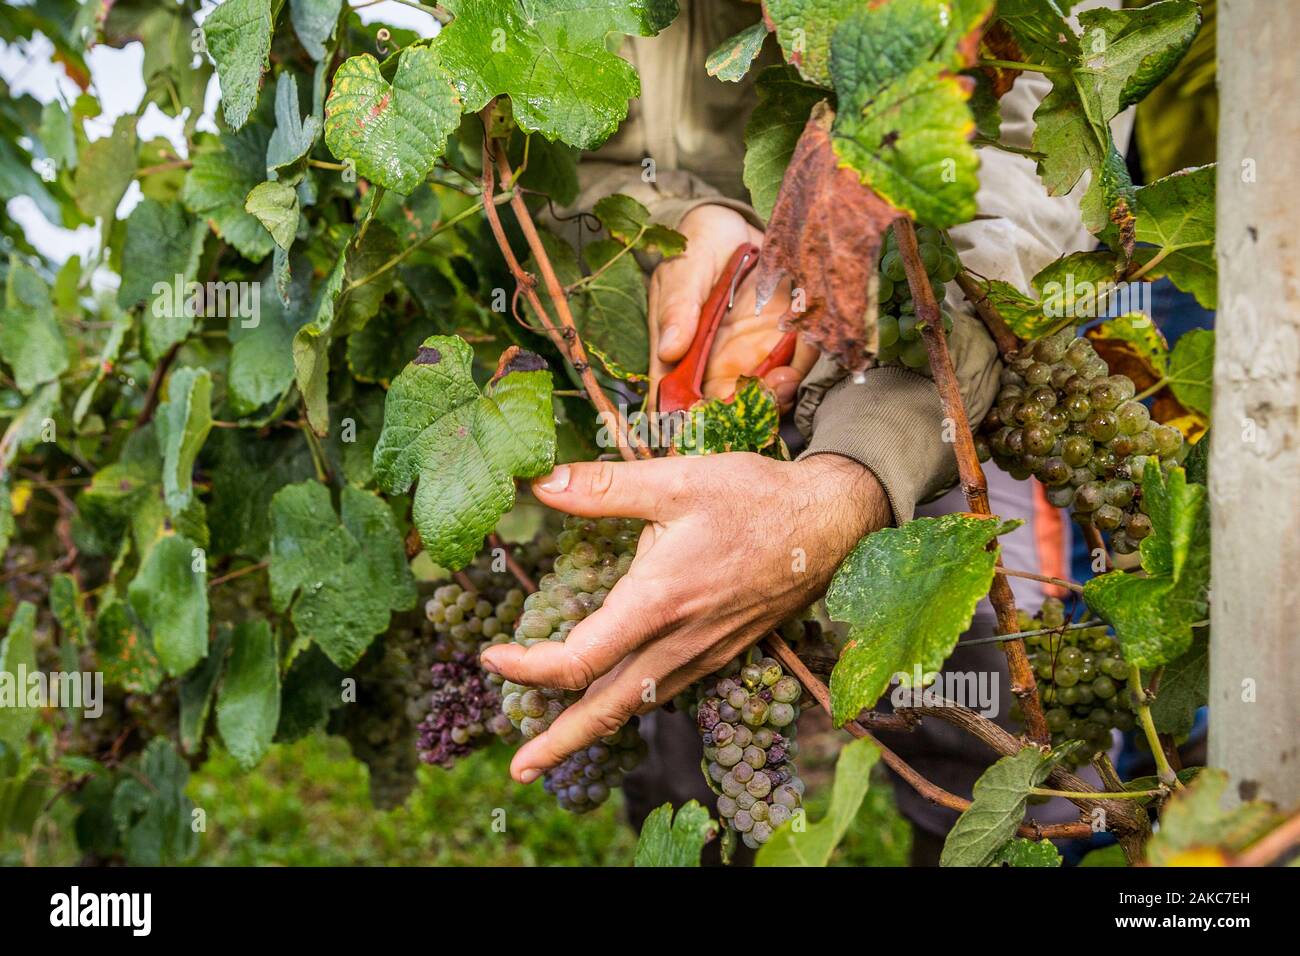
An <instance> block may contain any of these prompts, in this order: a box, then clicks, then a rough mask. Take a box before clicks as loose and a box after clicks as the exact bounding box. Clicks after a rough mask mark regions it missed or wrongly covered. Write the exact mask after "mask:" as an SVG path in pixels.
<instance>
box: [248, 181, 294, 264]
mask: <svg viewBox="0 0 1300 956" xmlns="http://www.w3.org/2000/svg"><path fill="white" fill-rule="evenodd" d="M244 211H245V212H246V213H248V214H249V215H251V216H255V217H256V218H257V221H258V222H260V223H261V224H262V226H263V227H264V228H265V229H266V231H267V232H269V233H270V234H271V238H272V239H274V240H275V244H276V245H277V246H279V247H280V248H281V249H286V250H287V249H288V248H289V247H290V246H291V245H293V239H294V236H295V235H297V233H298V191H297V190H296V189H294V188H293V187H292V186H290V185H288V184H286V183H281V182H266V183H258V184H257V185H256V186H254V187H253V191H252V192H250V193H249V194H248V199H247V200H246V201H245V202H244Z"/></svg>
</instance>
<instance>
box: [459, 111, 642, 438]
mask: <svg viewBox="0 0 1300 956" xmlns="http://www.w3.org/2000/svg"><path fill="white" fill-rule="evenodd" d="M491 109H492V104H491V103H489V104H488V105H487V106H486V107H484V108H483V110H482V111H481V112H480V114H479V115H480V116H481V117H482V119H483V130H484V132H483V179H482V184H483V189H482V191H483V212H484V214H485V215H486V217H487V221H488V226H489V228H491V230H492V236H493V238H494V239H496V243H497V246H498V247H499V248H500V250H501V255H502V256H503V257H504V258H505V261H506V266H507V267H508V268H509V269H510V274H511V275H512V276H514V279H515V284H516V286H517V288H518V290H519V291H520V292H521V293H522V294H523V296H524V298H525V299H526V300H527V301H528V304H529V305H530V306H532V309H533V314H534V315H536V316H537V318H538V320H539V321H541V323H542V325H543V326H544V327H545V329H546V333H547V335H549V336H550V338H551V341H552V342H554V343H555V347H556V348H557V349H559V350H560V354H561V355H564V356H565V357H566V358H567V359H568V360H569V364H570V365H572V366H573V370H574V371H575V372H577V373H578V375H579V377H580V378H581V379H582V384H583V387H584V388H585V389H586V392H587V395H588V397H589V398H590V399H591V403H592V404H593V405H595V406H596V410H597V412H599V414H600V418H601V419H602V420H603V421H604V422H605V423H606V425H607V426H608V427H609V430H610V431H611V432H612V433H613V435H614V440H615V442H616V443H617V444H618V450H619V454H621V455H622V456H623V458H624V460H626V461H635V460H637V459H638V458H650V457H651V454H650V451H649V449H647V448H646V447H645V446H644V445H643V444H641V442H640V441H639V440H638V439H637V438H636V437H635V436H632V435H629V433H628V429H627V422H626V421H625V420H624V419H623V416H622V415H620V414H619V412H618V410H617V409H615V408H614V406H613V404H612V403H611V402H610V400H609V396H608V395H606V394H605V390H604V389H603V388H601V386H600V382H599V381H597V379H596V375H595V372H593V371H592V368H591V363H590V362H589V361H588V359H587V352H586V350H585V349H584V348H583V345H582V339H581V338H580V337H579V335H578V327H577V324H576V323H575V322H574V321H573V313H572V312H571V311H570V309H569V300H568V298H567V297H566V296H565V294H564V287H563V286H562V285H560V280H559V278H558V277H557V276H556V274H555V268H554V267H553V266H552V265H551V259H550V256H548V255H547V254H546V247H545V246H543V245H542V238H541V236H540V235H538V232H537V227H536V226H535V225H534V224H533V218H532V215H531V214H530V213H529V212H528V206H527V205H526V204H525V203H524V200H523V197H522V196H521V195H519V192H518V190H515V189H514V188H513V187H514V182H513V180H514V173H513V172H512V170H511V169H510V162H509V160H508V159H507V158H506V156H505V153H504V152H501V153H499V154H498V155H496V156H494V155H493V149H492V139H491V137H489V136H488V129H489V128H490V112H491ZM496 171H499V172H500V175H501V179H502V182H503V183H506V181H507V180H509V181H510V182H509V188H511V191H512V195H511V197H510V208H511V210H513V212H514V214H515V219H516V220H517V221H518V223H519V228H520V230H521V231H522V232H523V234H524V239H525V241H527V243H528V248H529V250H530V251H531V252H532V254H533V258H534V259H535V260H536V261H537V268H538V270H539V271H540V272H541V274H542V282H543V285H544V286H545V288H546V295H547V298H549V299H550V300H551V304H552V305H553V306H554V307H555V315H556V318H558V320H559V326H557V325H556V323H555V322H554V321H552V319H551V316H550V313H548V312H547V311H546V309H544V308H543V307H542V301H541V298H540V297H539V296H538V295H537V280H536V279H535V278H534V277H533V276H531V275H529V274H528V272H526V271H525V270H524V267H523V266H522V265H520V263H519V259H518V258H517V257H516V256H515V254H514V250H513V249H511V248H510V241H509V239H507V238H506V233H505V229H504V228H503V227H502V225H501V217H500V216H499V215H497V210H496V203H495V200H494V198H493V191H494V189H495V182H494V172H496ZM561 327H562V329H561Z"/></svg>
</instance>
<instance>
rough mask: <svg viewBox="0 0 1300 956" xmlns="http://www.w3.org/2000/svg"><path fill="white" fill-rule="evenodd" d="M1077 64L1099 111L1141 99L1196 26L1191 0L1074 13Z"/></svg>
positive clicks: (1110, 113)
mask: <svg viewBox="0 0 1300 956" xmlns="http://www.w3.org/2000/svg"><path fill="white" fill-rule="evenodd" d="M1079 26H1080V28H1081V29H1082V31H1083V37H1082V54H1083V65H1084V66H1085V67H1086V68H1087V69H1089V70H1091V71H1092V72H1091V73H1090V74H1089V79H1090V81H1091V82H1090V84H1089V85H1090V86H1091V88H1092V90H1093V91H1094V94H1095V95H1096V97H1097V99H1098V100H1099V102H1100V104H1101V109H1102V113H1101V115H1102V116H1103V117H1105V119H1104V120H1103V122H1109V121H1110V118H1111V117H1114V116H1118V115H1119V113H1120V112H1121V111H1123V110H1125V109H1127V108H1128V107H1130V106H1132V105H1133V104H1134V103H1137V102H1138V101H1139V100H1142V99H1144V98H1145V97H1146V95H1147V94H1148V93H1150V92H1151V91H1152V90H1153V89H1155V88H1156V85H1157V84H1158V83H1159V82H1160V81H1161V80H1163V79H1164V78H1165V77H1166V76H1167V75H1169V72H1170V71H1171V70H1172V69H1173V68H1174V67H1175V66H1176V65H1177V64H1178V61H1179V60H1181V59H1182V58H1183V54H1184V53H1186V52H1187V48H1188V47H1189V46H1191V45H1192V39H1193V38H1194V37H1195V36H1196V32H1197V30H1199V29H1200V26H1201V10H1200V5H1199V4H1198V3H1196V0H1164V2H1163V3H1152V4H1148V5H1146V6H1144V7H1141V8H1137V9H1128V10H1110V9H1106V8H1094V9H1091V10H1083V11H1081V12H1080V13H1079Z"/></svg>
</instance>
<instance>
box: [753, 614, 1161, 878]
mask: <svg viewBox="0 0 1300 956" xmlns="http://www.w3.org/2000/svg"><path fill="white" fill-rule="evenodd" d="M766 641H767V646H768V648H769V649H770V650H771V651H772V655H773V656H774V657H776V659H777V660H778V661H780V662H781V664H782V665H783V666H784V667H785V668H786V670H788V671H789V672H790V673H791V674H793V675H794V676H795V677H797V678H798V679H799V682H800V683H801V684H803V686H804V688H805V689H806V690H807V691H808V692H809V693H810V694H812V696H813V698H814V699H815V700H816V701H817V703H818V705H819V706H820V707H821V708H822V710H824V711H826V713H827V714H831V712H832V711H831V695H830V690H829V689H828V688H827V687H826V685H825V684H823V683H822V682H821V680H820V679H819V678H818V677H817V676H816V675H815V674H813V673H812V671H810V670H809V669H808V667H807V665H805V664H804V662H803V661H802V660H801V659H800V658H799V655H798V654H796V653H795V652H794V649H793V648H791V647H790V645H789V644H787V643H786V642H785V640H784V639H783V638H782V637H781V635H779V634H777V633H772V634H769V635H768V636H767V639H766ZM944 703H945V706H941V707H928V706H920V707H909V708H900V709H899V710H898V712H897V716H900V717H903V718H904V719H910V720H912V721H913V724H914V723H915V720H916V718H918V717H920V716H925V717H936V718H938V719H941V720H944V721H945V722H947V723H951V724H953V725H954V726H956V727H958V728H959V729H961V730H964V731H966V732H968V733H970V734H971V735H972V736H975V737H977V738H978V739H979V740H981V741H983V742H984V743H985V744H986V745H987V746H988V747H989V748H991V749H992V750H993V751H995V752H996V753H997V754H998V755H999V756H1012V755H1014V754H1017V753H1019V752H1020V751H1021V750H1022V749H1024V741H1022V740H1021V739H1020V738H1018V737H1015V736H1013V735H1012V734H1011V733H1010V732H1008V731H1006V730H1004V729H1003V728H1001V727H999V726H998V725H997V724H995V723H993V721H991V720H988V719H987V718H985V717H981V716H980V715H979V714H977V713H975V712H974V711H972V710H968V709H966V708H965V707H958V706H956V705H955V704H954V705H951V706H948V705H947V704H948V702H946V701H945V702H944ZM844 729H845V730H847V731H848V732H849V733H850V734H852V735H853V736H854V737H858V738H866V739H868V740H870V741H871V742H872V743H874V744H875V745H876V747H877V748H878V749H879V750H880V759H881V760H883V761H884V762H885V766H887V767H889V768H890V769H891V770H893V771H894V773H896V774H898V776H899V777H901V778H902V779H903V781H904V782H905V783H907V785H908V786H910V787H911V788H912V789H913V790H915V791H916V792H917V793H918V794H920V796H921V797H923V798H924V799H926V800H928V801H929V802H930V803H932V804H934V805H935V806H939V807H946V808H947V809H949V810H954V811H956V812H958V813H962V812H964V811H965V810H967V809H968V808H969V807H970V801H969V800H966V799H963V798H962V797H959V796H957V795H956V794H953V793H949V792H948V791H947V790H944V789H943V788H942V787H940V786H938V785H937V784H934V783H931V782H930V781H929V780H927V779H926V778H925V777H923V776H921V774H920V773H918V772H917V771H916V770H915V769H914V768H913V767H912V766H911V765H910V764H908V763H907V761H905V760H903V758H901V757H900V756H898V754H896V753H894V752H893V751H892V750H890V749H889V748H888V747H886V746H885V745H884V744H882V743H881V742H880V741H879V740H877V739H876V738H875V737H874V736H873V735H872V734H871V732H870V731H868V730H867V729H866V728H865V727H863V726H862V725H861V724H860V723H859V722H858V721H856V720H850V721H847V722H846V723H845V724H844ZM889 729H894V728H889ZM899 729H902V728H899ZM1048 780H1049V781H1050V782H1052V783H1056V784H1058V785H1059V786H1061V787H1062V788H1066V789H1068V790H1070V791H1073V792H1076V793H1081V794H1088V796H1086V797H1080V798H1078V799H1076V800H1074V802H1075V803H1078V804H1079V806H1080V807H1082V808H1084V809H1088V808H1091V807H1093V806H1097V805H1100V806H1102V807H1104V808H1105V809H1106V813H1107V819H1108V820H1109V821H1110V822H1111V824H1112V826H1111V829H1112V830H1113V831H1114V832H1115V834H1116V835H1117V836H1118V837H1119V839H1120V842H1121V844H1123V845H1124V850H1125V853H1126V854H1127V855H1128V856H1129V858H1130V859H1135V858H1136V855H1137V853H1138V852H1139V850H1140V848H1141V844H1142V841H1143V840H1144V839H1145V836H1146V834H1147V833H1148V832H1149V829H1150V828H1149V825H1148V824H1147V823H1146V817H1145V815H1139V814H1138V813H1137V812H1136V810H1135V809H1134V808H1133V807H1132V806H1131V805H1130V804H1126V803H1109V802H1107V801H1105V799H1104V797H1103V795H1101V794H1097V795H1096V796H1093V795H1092V794H1094V793H1095V791H1094V790H1092V788H1091V787H1089V785H1088V782H1087V781H1085V780H1083V779H1081V778H1079V777H1076V776H1075V775H1074V774H1072V773H1070V772H1068V771H1066V770H1063V769H1062V768H1060V767H1055V768H1053V770H1052V772H1051V774H1050V775H1049V776H1048ZM1016 832H1017V833H1018V835H1020V836H1023V837H1027V838H1028V839H1031V840H1042V839H1044V838H1047V839H1074V838H1087V837H1090V836H1092V835H1093V834H1094V832H1095V831H1094V830H1093V828H1092V825H1091V824H1090V823H1087V822H1083V821H1080V822H1078V823H1058V824H1051V825H1042V824H1039V823H1035V822H1033V821H1027V822H1023V823H1021V824H1020V825H1019V827H1018V829H1017V831H1016Z"/></svg>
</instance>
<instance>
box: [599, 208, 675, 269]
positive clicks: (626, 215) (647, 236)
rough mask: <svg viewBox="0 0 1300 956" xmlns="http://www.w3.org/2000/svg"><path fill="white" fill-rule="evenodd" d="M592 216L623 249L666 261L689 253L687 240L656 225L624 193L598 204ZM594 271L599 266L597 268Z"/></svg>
mask: <svg viewBox="0 0 1300 956" xmlns="http://www.w3.org/2000/svg"><path fill="white" fill-rule="evenodd" d="M592 212H594V213H595V214H596V218H597V219H599V220H600V222H601V224H602V225H603V226H604V227H605V229H606V230H607V231H608V232H609V234H610V235H611V236H613V237H614V238H615V239H617V240H618V241H619V243H620V244H622V245H623V246H631V247H632V248H635V249H641V250H644V251H646V252H658V253H659V254H660V255H662V256H663V257H664V258H665V259H667V258H671V257H672V256H677V255H681V254H682V252H684V251H685V250H686V237H685V236H683V235H682V234H681V233H680V232H677V231H675V230H673V229H669V228H668V227H667V226H660V225H657V224H655V223H652V222H651V221H650V210H649V209H646V207H645V206H643V205H641V204H640V203H639V202H637V201H636V200H635V199H633V198H632V197H631V196H624V195H623V194H622V193H614V194H613V195H611V196H605V197H603V198H601V199H598V200H597V201H596V205H595V206H594V207H593V208H592ZM583 251H584V253H585V252H586V250H585V249H584V250H583ZM587 260H588V262H590V261H591V255H590V254H587ZM592 268H599V266H595V265H593V266H592Z"/></svg>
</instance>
